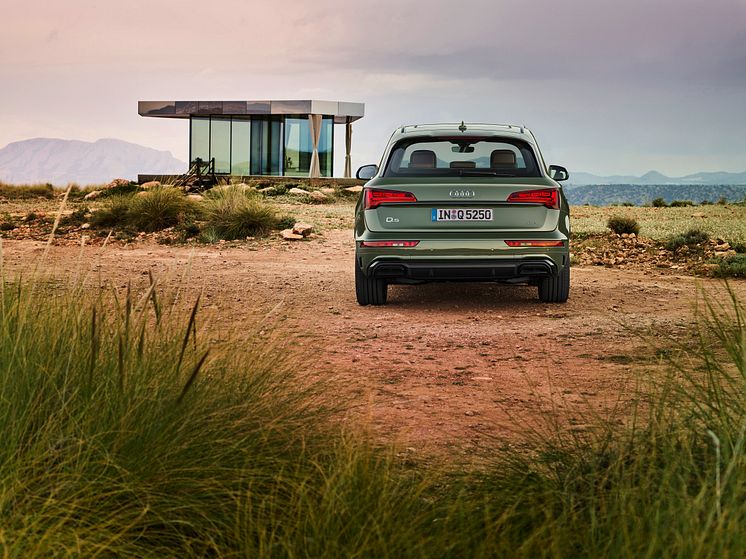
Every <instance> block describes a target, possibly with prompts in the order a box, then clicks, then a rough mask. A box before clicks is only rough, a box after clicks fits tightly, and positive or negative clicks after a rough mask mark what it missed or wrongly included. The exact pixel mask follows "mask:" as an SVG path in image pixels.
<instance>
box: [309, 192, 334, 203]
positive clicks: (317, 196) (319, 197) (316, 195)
mask: <svg viewBox="0 0 746 559" xmlns="http://www.w3.org/2000/svg"><path fill="white" fill-rule="evenodd" d="M308 195H309V196H310V197H311V200H316V201H317V202H323V201H325V200H328V199H329V197H328V196H327V195H326V194H324V193H323V192H321V191H320V190H314V191H313V192H309V193H308Z"/></svg>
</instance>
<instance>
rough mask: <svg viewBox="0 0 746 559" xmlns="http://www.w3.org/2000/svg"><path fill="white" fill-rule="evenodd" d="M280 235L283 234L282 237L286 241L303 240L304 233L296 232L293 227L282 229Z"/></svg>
mask: <svg viewBox="0 0 746 559" xmlns="http://www.w3.org/2000/svg"><path fill="white" fill-rule="evenodd" d="M280 235H282V238H283V239H285V240H286V241H302V240H303V235H298V234H297V233H294V232H293V230H292V229H283V230H282V231H280Z"/></svg>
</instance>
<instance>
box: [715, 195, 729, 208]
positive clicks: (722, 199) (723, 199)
mask: <svg viewBox="0 0 746 559" xmlns="http://www.w3.org/2000/svg"><path fill="white" fill-rule="evenodd" d="M717 204H718V205H719V206H725V205H727V204H728V199H727V198H726V197H725V196H721V197H720V198H718V201H717Z"/></svg>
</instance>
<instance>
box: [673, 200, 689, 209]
mask: <svg viewBox="0 0 746 559" xmlns="http://www.w3.org/2000/svg"><path fill="white" fill-rule="evenodd" d="M693 205H694V202H692V201H691V200H671V207H672V208H686V207H688V206H693Z"/></svg>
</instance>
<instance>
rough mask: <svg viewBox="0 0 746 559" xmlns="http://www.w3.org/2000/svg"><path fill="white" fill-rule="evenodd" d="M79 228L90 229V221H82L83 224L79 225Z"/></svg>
mask: <svg viewBox="0 0 746 559" xmlns="http://www.w3.org/2000/svg"><path fill="white" fill-rule="evenodd" d="M80 228H81V229H90V228H91V224H90V223H84V224H83V225H81V226H80Z"/></svg>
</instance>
